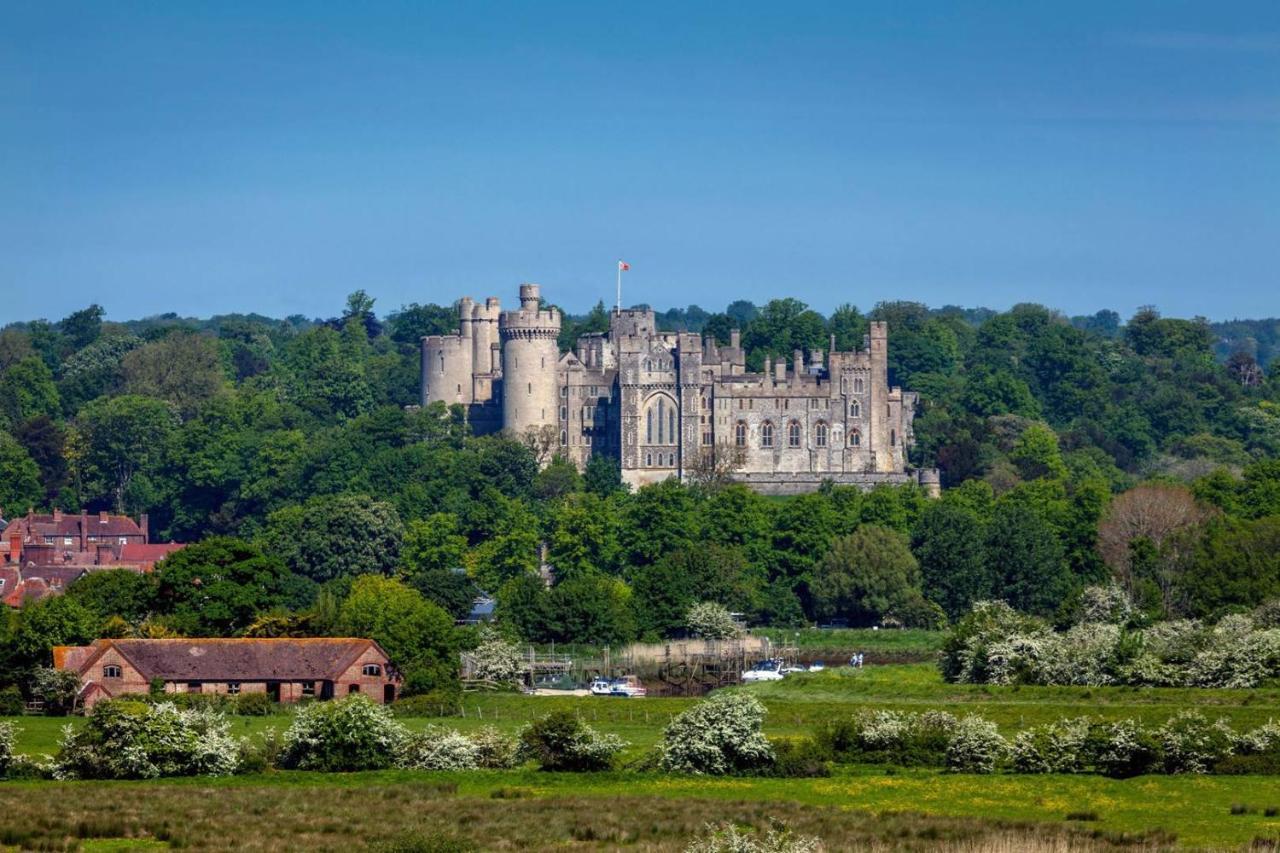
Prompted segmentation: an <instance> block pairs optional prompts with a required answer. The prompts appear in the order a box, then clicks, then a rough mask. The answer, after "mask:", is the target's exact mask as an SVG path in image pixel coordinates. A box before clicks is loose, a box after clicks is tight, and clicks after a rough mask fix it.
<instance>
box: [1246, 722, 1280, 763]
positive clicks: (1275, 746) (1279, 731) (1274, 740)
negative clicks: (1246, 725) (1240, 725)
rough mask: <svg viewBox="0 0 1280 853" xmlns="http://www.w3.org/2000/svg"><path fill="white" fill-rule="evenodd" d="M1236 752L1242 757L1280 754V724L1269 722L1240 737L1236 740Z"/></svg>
mask: <svg viewBox="0 0 1280 853" xmlns="http://www.w3.org/2000/svg"><path fill="white" fill-rule="evenodd" d="M1236 751H1237V752H1239V753H1240V754H1242V755H1264V754H1266V753H1269V752H1280V723H1277V722H1276V721H1275V720H1267V721H1266V722H1265V723H1263V724H1262V725H1260V726H1258V727H1257V728H1256V729H1253V730H1252V731H1248V732H1245V733H1244V734H1242V735H1240V737H1239V738H1237V740H1236Z"/></svg>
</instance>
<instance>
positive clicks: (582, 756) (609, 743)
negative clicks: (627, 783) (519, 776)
mask: <svg viewBox="0 0 1280 853" xmlns="http://www.w3.org/2000/svg"><path fill="white" fill-rule="evenodd" d="M625 745H626V744H625V743H624V742H623V741H622V740H621V739H619V738H618V737H617V736H615V735H602V734H600V733H599V732H597V731H596V730H595V729H593V728H591V726H588V725H586V724H584V723H583V722H582V721H581V720H579V719H578V718H577V716H575V715H574V714H572V713H570V712H568V711H556V712H554V713H551V714H548V715H547V716H545V717H543V718H542V719H539V720H535V721H533V722H532V723H530V724H529V725H528V726H526V727H525V728H524V729H523V730H522V731H521V732H520V755H521V756H522V757H524V758H531V759H534V760H536V761H537V762H538V767H539V768H540V769H542V770H569V771H590V770H608V769H609V768H610V767H612V766H613V761H614V758H615V756H616V755H617V754H618V753H619V752H621V751H622V748H623V747H624V746H625Z"/></svg>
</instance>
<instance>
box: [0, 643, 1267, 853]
mask: <svg viewBox="0 0 1280 853" xmlns="http://www.w3.org/2000/svg"><path fill="white" fill-rule="evenodd" d="M739 689H744V690H749V691H750V692H752V693H753V694H755V695H756V696H758V697H759V698H760V699H761V700H762V701H763V702H764V703H765V705H766V706H767V707H768V709H769V716H768V718H767V722H766V731H767V732H768V733H769V734H770V735H799V734H806V733H808V732H810V731H811V730H812V729H813V727H814V726H816V725H817V724H818V723H820V722H822V721H824V720H828V719H831V718H832V717H833V716H838V715H843V714H849V713H851V712H853V711H854V710H856V709H857V708H859V707H877V708H883V707H889V708H899V709H904V710H924V709H928V708H937V709H943V710H948V711H951V712H952V713H956V714H964V713H978V714H982V715H984V716H986V717H989V718H991V719H993V720H995V721H996V722H997V723H998V724H999V725H1000V726H1001V727H1002V728H1003V729H1004V730H1005V731H1006V732H1012V731H1014V730H1016V729H1018V728H1021V727H1024V726H1027V725H1033V724H1036V723H1040V722H1044V721H1047V720H1052V719H1057V718H1059V717H1063V716H1074V715H1082V714H1089V715H1094V716H1099V717H1106V718H1112V719H1114V718H1124V717H1134V718H1139V719H1143V720H1146V721H1148V722H1162V721H1163V720H1164V719H1166V718H1167V717H1169V716H1172V715H1173V714H1175V713H1177V712H1178V711H1181V710H1186V709H1195V710H1199V711H1201V712H1202V713H1205V714H1206V715H1207V716H1210V717H1216V716H1223V717H1226V718H1228V719H1229V720H1231V722H1232V723H1233V725H1235V726H1236V727H1237V728H1241V729H1244V728H1249V727H1252V726H1254V725H1257V724H1260V723H1262V722H1264V721H1266V720H1267V719H1272V718H1280V690H1276V689H1261V690H1199V689H1182V688H1179V689H1131V688H1070V687H1053V688H1050V687H1022V688H1017V687H987V686H973V685H949V684H945V683H943V682H942V681H941V680H940V679H939V677H938V675H937V670H936V668H934V667H933V666H931V665H928V664H912V665H899V666H884V667H868V668H865V669H863V670H860V671H854V670H849V669H838V670H837V669H833V670H827V671H825V672H822V673H812V674H808V675H801V676H793V677H791V678H788V679H787V680H786V681H784V682H777V683H772V684H757V685H753V686H751V687H747V688H739ZM694 701H696V700H692V699H672V698H662V699H645V700H622V699H599V698H592V697H528V696H522V695H518V694H468V695H467V696H466V698H465V701H464V702H463V715H462V716H457V717H448V718H435V719H406V720H404V721H403V722H405V724H406V725H408V726H410V727H412V728H420V727H423V726H426V725H430V724H442V725H446V726H449V727H454V728H459V729H463V730H468V729H472V728H475V727H478V726H480V725H488V724H492V725H496V726H498V727H500V728H503V729H507V730H514V729H515V728H517V727H518V726H520V725H521V724H523V723H524V722H525V721H527V720H529V719H531V718H533V717H535V716H539V715H541V714H544V713H547V712H549V711H551V710H553V709H560V708H568V709H571V710H574V711H577V712H578V713H579V714H580V715H581V716H582V717H584V718H585V719H586V720H587V721H588V722H591V723H592V724H593V725H595V726H597V727H598V728H600V729H601V730H604V731H608V732H613V733H616V734H618V735H620V736H621V737H623V738H624V739H626V740H628V741H629V742H630V743H631V746H630V747H629V748H628V750H627V752H626V754H625V756H624V758H625V759H626V760H628V761H630V760H633V759H635V758H639V757H640V756H642V755H643V754H645V752H647V751H648V750H649V749H651V748H652V747H653V746H654V745H655V744H656V743H657V742H658V741H659V740H660V739H661V733H662V728H663V726H664V725H665V724H666V722H667V720H668V719H670V717H671V716H672V715H674V714H676V713H679V712H680V711H681V710H683V709H685V708H687V707H689V706H690V705H691V704H692V703H693V702H694ZM17 722H18V725H19V726H21V727H22V729H23V732H22V734H21V736H20V738H19V741H18V749H19V750H20V751H22V752H25V753H28V754H39V753H51V752H53V751H54V750H55V749H56V743H57V738H58V735H59V731H60V729H61V727H62V726H63V725H66V724H68V721H66V720H61V719H54V718H40V717H26V718H22V719H20V720H18V721H17ZM288 722H289V720H288V717H287V716H275V717H259V718H253V717H236V718H233V727H234V729H233V730H234V731H235V733H237V734H244V735H254V734H256V733H258V732H261V731H263V730H265V729H266V728H267V727H274V728H277V729H282V728H283V727H285V726H287V725H288ZM70 724H72V725H78V724H81V721H79V720H72V721H71V722H70ZM55 786H56V787H57V788H58V789H60V790H59V794H58V795H57V796H52V797H51V796H50V792H51V789H52V788H54V787H55ZM134 790H136V791H137V792H138V795H137V796H132V795H130V794H129V793H128V792H130V791H134ZM211 798H212V799H211ZM210 801H215V802H220V803H224V805H225V806H226V808H239V807H233V806H232V804H233V803H236V802H241V801H243V802H244V803H245V804H246V805H244V806H243V808H241V809H240V811H239V813H238V814H237V815H236V819H235V821H234V822H233V824H232V825H230V826H227V827H220V826H217V824H218V822H219V821H221V820H224V819H225V815H224V816H223V817H219V814H221V813H220V812H217V810H216V809H211V808H210V806H209V805H208V802H210ZM94 803H98V804H99V805H100V806H101V807H102V808H105V809H107V812H108V813H110V814H112V815H116V816H118V817H119V818H120V820H122V821H123V823H121V822H119V821H116V822H114V823H113V822H108V823H106V824H104V825H102V826H98V825H97V824H95V823H94V821H95V820H96V818H95V814H96V813H95V812H94V805H93V804H94ZM109 803H115V804H116V805H115V806H113V807H111V808H108V807H107V805H106V804H109ZM326 803H328V804H329V807H332V809H334V810H335V814H342V815H347V814H348V813H349V812H351V811H352V810H355V811H356V812H357V813H358V812H359V810H360V809H361V808H366V809H370V810H373V811H375V812H377V813H379V814H381V815H382V816H383V818H384V821H383V823H382V824H379V825H378V826H377V827H376V828H366V829H360V830H359V832H357V830H356V829H351V830H350V832H351V833H355V834H357V835H359V838H361V839H364V840H366V841H369V842H370V843H373V842H375V841H376V842H379V843H381V842H384V841H385V842H387V843H391V842H393V841H395V840H396V839H397V838H400V837H401V836H402V835H404V834H405V833H408V834H409V835H410V836H412V835H414V834H415V833H417V834H422V833H424V832H425V833H427V834H429V835H431V836H432V837H436V836H439V837H446V838H453V837H454V836H457V837H456V838H455V839H454V840H457V841H458V842H459V843H460V844H462V845H463V846H462V847H456V846H455V847H448V846H445V847H435V848H432V847H421V846H419V847H414V846H413V844H408V846H402V847H401V848H400V849H406V850H408V849H438V850H444V849H467V848H466V845H467V844H472V845H476V846H478V847H479V849H543V848H545V847H548V846H555V845H565V846H566V847H567V848H568V849H615V848H619V847H624V848H627V849H651V850H676V849H681V847H682V843H683V842H682V839H686V840H687V838H688V836H689V834H691V833H692V832H694V831H696V829H697V828H698V827H699V826H701V825H702V824H703V823H705V822H706V821H709V820H719V819H729V818H732V819H734V820H742V821H745V822H748V823H752V822H754V823H760V822H761V821H763V820H764V818H765V817H766V816H767V815H769V814H777V815H778V816H785V817H787V818H788V820H790V821H791V822H792V823H794V824H795V825H796V826H797V828H807V829H808V831H813V832H815V833H817V834H819V835H822V836H823V837H824V838H826V839H827V841H828V845H829V847H828V849H846V848H847V847H848V846H859V845H862V846H864V847H865V846H866V845H870V844H872V842H874V843H875V844H880V845H882V846H883V847H884V849H927V848H928V847H929V844H928V843H926V842H928V841H929V840H930V839H933V840H934V841H937V842H940V841H943V840H950V841H951V842H955V843H957V844H960V845H961V846H964V845H965V844H970V843H971V842H972V843H977V842H978V841H982V842H983V843H986V842H987V841H990V840H991V839H995V840H996V841H997V842H999V840H1000V839H1004V841H1003V842H1000V843H1004V844H1005V845H1006V846H1005V847H1004V848H999V844H996V846H995V847H993V848H992V849H997V848H999V849H1009V850H1014V849H1022V848H1029V847H1031V846H1033V841H1034V843H1035V844H1048V845H1049V847H1045V848H1043V849H1068V847H1070V843H1075V842H1079V843H1082V844H1085V845H1086V847H1085V848H1082V849H1104V848H1106V847H1108V846H1113V845H1114V844H1117V843H1119V842H1121V841H1123V840H1125V839H1126V838H1129V839H1130V840H1131V839H1132V837H1133V836H1139V835H1142V836H1144V841H1143V845H1145V847H1144V849H1153V848H1157V847H1162V846H1165V844H1166V843H1167V842H1169V841H1170V840H1171V839H1172V838H1174V837H1176V839H1177V843H1178V844H1180V845H1185V846H1189V847H1194V848H1213V849H1231V848H1238V847H1240V846H1242V845H1247V844H1249V843H1250V842H1252V841H1253V840H1254V839H1268V840H1270V839H1280V817H1277V816H1276V815H1275V814H1274V813H1273V814H1272V815H1271V816H1268V815H1267V814H1266V812H1267V811H1268V810H1273V811H1280V778H1276V777H1240V776H1236V777H1214V776H1209V777H1205V776H1194V777H1193V776H1181V777H1170V776H1150V777H1142V778H1139V779H1131V780H1123V781H1121V780H1109V779H1105V778H1101V777H1097V776H1016V775H1004V774H1001V775H995V776H985V777H983V776H965V775H950V774H944V773H939V772H936V771H932V770H911V771H908V770H901V769H893V768H873V767H857V768H839V769H838V771H837V773H836V775H834V776H832V777H831V778H825V779H798V780H797V779H788V780H772V779H705V778H687V777H674V776H663V775H655V774H647V773H635V772H619V773H612V774H587V775H558V774H540V773H537V772H534V771H530V770H517V771H509V772H484V773H462V774H429V773H407V772H394V773H375V774H352V775H347V774H335V775H328V776H322V775H316V774H298V773H275V774H269V775H266V776H246V777H237V778H234V779H228V780H218V781H215V782H210V781H208V780H182V781H169V782H150V783H49V782H22V783H5V784H4V785H0V841H3V840H5V839H8V841H9V843H17V844H27V845H33V846H39V845H38V844H36V841H37V840H39V841H40V844H44V843H45V841H48V840H49V839H52V838H53V837H55V836H56V837H58V838H63V837H67V838H70V837H76V836H78V837H82V838H89V839H94V838H98V839H101V838H120V837H122V836H145V837H149V838H152V839H166V840H167V841H166V843H169V844H172V845H174V846H187V847H190V846H195V847H199V846H201V845H202V844H203V845H205V846H211V848H213V849H216V848H219V847H228V846H239V845H235V844H229V843H225V842H223V843H220V842H216V841H209V840H207V839H209V838H216V837H219V836H218V834H219V833H224V834H225V833H228V832H231V833H235V832H237V831H241V832H248V831H249V829H248V828H249V827H252V826H257V825H261V826H262V827H263V830H262V831H263V832H264V833H265V832H268V829H269V828H270V827H277V826H293V827H294V828H293V829H291V830H289V831H290V832H291V833H292V835H291V836H290V837H291V838H292V841H293V843H292V845H283V846H271V844H266V843H263V844H262V845H260V846H259V847H258V848H257V849H263V850H275V849H336V848H337V847H342V846H347V847H350V846H351V845H350V842H349V840H348V839H347V838H346V837H345V833H346V832H347V830H344V829H342V827H343V826H347V825H348V824H349V825H350V826H352V827H359V826H362V825H363V824H361V822H360V821H361V819H360V818H358V815H357V817H349V816H348V817H343V818H342V819H341V821H339V822H338V823H334V819H330V818H322V817H319V816H317V815H315V814H313V812H314V811H315V810H316V809H319V808H321V806H322V805H323V804H326ZM361 804H363V805H361ZM1233 806H1235V807H1237V808H1236V811H1243V813H1242V814H1232V808H1233ZM112 809H114V811H113V810H112ZM904 813H911V814H912V816H911V817H909V818H908V817H907V816H905V814H904ZM1068 814H1077V815H1085V816H1089V817H1096V820H1088V821H1085V822H1080V821H1071V822H1067V821H1066V818H1067V815H1068ZM305 815H312V816H313V817H314V818H315V820H316V821H317V822H316V823H315V824H314V825H313V826H310V828H305V827H303V826H301V825H298V821H300V820H302V819H303V818H302V816H305ZM387 815H394V816H395V817H394V818H393V819H392V818H387ZM464 815H470V817H466V818H464V817H463V816H464ZM868 815H870V816H868ZM19 818H22V819H21V820H20V819H19ZM113 820H114V818H113ZM352 820H354V821H355V823H349V822H350V821H352ZM24 821H25V824H24ZM1028 822H1030V823H1031V824H1034V829H1027V828H1026V826H1025V824H1028ZM1042 824H1043V825H1042ZM24 826H26V827H27V828H28V829H29V828H31V827H35V828H36V829H37V830H38V832H40V833H43V834H42V835H32V836H30V837H27V836H23V835H22V832H24V831H27V829H24ZM95 827H96V828H95ZM317 827H319V828H317ZM324 827H328V829H324ZM99 830H101V831H99ZM33 831H34V830H33ZM1063 832H1065V833H1067V834H1066V835H1060V833H1063ZM442 833H443V835H442ZM1009 833H1014V835H1013V836H1010V835H1009ZM1019 833H1020V834H1019ZM1028 833H1030V834H1029V835H1028ZM339 836H341V837H339ZM1086 836H1087V837H1086ZM222 837H224V838H225V837H226V836H225V835H224V836H222ZM199 839H206V840H204V841H201V840H199ZM1010 839H1012V840H1010ZM1082 839H1083V840H1082ZM1073 840H1074V841H1073ZM114 843H116V842H107V841H100V840H99V841H94V840H91V841H89V842H88V845H87V848H86V849H127V848H115V847H111V846H110V844H114ZM273 843H274V842H273ZM406 843H407V842H406ZM103 845H107V846H103ZM1063 845H1067V846H1066V847H1064V846H1063ZM1088 845H1094V847H1089V846H1088ZM1140 846H1141V845H1140ZM388 849H390V848H388ZM973 849H978V848H973ZM982 849H986V848H982Z"/></svg>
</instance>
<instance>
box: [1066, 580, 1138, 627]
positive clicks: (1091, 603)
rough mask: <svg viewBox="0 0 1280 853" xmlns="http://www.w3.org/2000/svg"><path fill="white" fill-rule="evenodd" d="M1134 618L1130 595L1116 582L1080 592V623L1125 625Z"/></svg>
mask: <svg viewBox="0 0 1280 853" xmlns="http://www.w3.org/2000/svg"><path fill="white" fill-rule="evenodd" d="M1132 617H1133V602H1131V601H1130V600H1129V594H1128V593H1126V592H1125V591H1124V589H1123V588H1122V587H1121V586H1120V585H1119V584H1118V583H1116V582H1115V581H1111V582H1110V583H1109V584H1107V585H1106V586H1086V587H1085V588H1084V589H1082V590H1081V591H1080V620H1079V621H1080V622H1093V623H1099V624H1107V625H1124V624H1126V623H1127V622H1128V621H1129V620H1130V619H1131V618H1132Z"/></svg>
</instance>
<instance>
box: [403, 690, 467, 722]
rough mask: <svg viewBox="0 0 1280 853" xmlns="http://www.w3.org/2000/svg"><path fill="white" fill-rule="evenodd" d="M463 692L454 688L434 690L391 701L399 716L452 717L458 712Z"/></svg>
mask: <svg viewBox="0 0 1280 853" xmlns="http://www.w3.org/2000/svg"><path fill="white" fill-rule="evenodd" d="M461 702H462V693H461V692H459V691H454V690H433V691H431V692H430V693H421V694H419V695H417V696H408V697H405V698H404V699H397V700H396V701H395V702H392V703H391V710H392V712H393V713H394V714H395V715H396V716H397V717H452V716H454V715H456V714H457V713H458V708H459V706H460V705H461Z"/></svg>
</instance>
